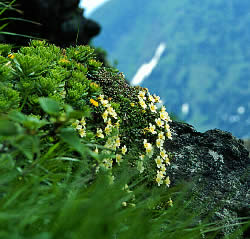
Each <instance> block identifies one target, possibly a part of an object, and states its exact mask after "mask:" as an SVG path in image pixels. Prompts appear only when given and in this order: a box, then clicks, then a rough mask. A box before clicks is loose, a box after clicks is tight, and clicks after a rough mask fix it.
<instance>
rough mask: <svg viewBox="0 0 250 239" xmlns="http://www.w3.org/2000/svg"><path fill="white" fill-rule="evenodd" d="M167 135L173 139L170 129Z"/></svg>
mask: <svg viewBox="0 0 250 239" xmlns="http://www.w3.org/2000/svg"><path fill="white" fill-rule="evenodd" d="M166 135H167V137H168V139H172V134H171V132H170V131H168V132H167V133H166Z"/></svg>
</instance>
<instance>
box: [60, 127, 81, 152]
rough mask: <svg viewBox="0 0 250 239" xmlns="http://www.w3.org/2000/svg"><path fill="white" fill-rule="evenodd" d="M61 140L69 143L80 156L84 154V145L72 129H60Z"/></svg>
mask: <svg viewBox="0 0 250 239" xmlns="http://www.w3.org/2000/svg"><path fill="white" fill-rule="evenodd" d="M61 138H62V140H63V141H64V142H65V143H67V144H69V145H70V146H71V147H72V148H73V149H75V150H76V151H77V152H79V153H80V154H81V155H82V156H84V154H85V145H83V144H82V143H81V141H80V139H79V136H78V135H77V134H76V132H75V130H74V129H70V128H64V129H62V130H61Z"/></svg>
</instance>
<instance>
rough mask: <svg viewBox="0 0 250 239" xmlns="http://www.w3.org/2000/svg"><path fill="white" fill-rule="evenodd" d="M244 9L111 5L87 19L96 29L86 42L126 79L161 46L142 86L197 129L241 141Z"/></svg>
mask: <svg viewBox="0 0 250 239" xmlns="http://www.w3.org/2000/svg"><path fill="white" fill-rule="evenodd" d="M249 10H250V2H249V1H247V0H242V1H237V0H230V1H227V0H204V1H202V2H201V1H199V0H182V1H174V0H169V1H161V0H154V1H142V0H134V1H132V0H128V1H121V0H116V1H114V0H113V1H110V2H108V3H107V4H105V5H104V6H103V7H101V8H100V9H98V10H97V11H96V12H95V13H94V14H93V15H92V16H91V17H92V18H93V19H95V20H97V21H98V22H100V23H101V25H102V28H103V31H102V33H101V34H100V36H99V37H98V38H96V40H95V42H94V44H95V45H97V46H101V47H103V48H105V49H106V50H107V51H108V53H109V55H110V58H111V60H114V59H116V60H118V63H119V65H118V66H119V69H121V70H122V71H124V72H125V74H126V76H127V78H128V80H131V79H132V77H133V76H134V75H135V74H136V71H137V70H138V68H139V67H140V66H141V65H142V64H144V63H145V62H149V61H150V59H151V58H152V57H153V55H154V52H155V50H156V48H157V46H158V45H159V44H160V43H161V42H163V43H165V44H166V46H167V49H166V51H165V52H164V53H163V55H162V56H161V59H160V60H159V63H158V65H157V66H156V68H155V69H154V70H153V72H152V74H151V75H150V76H149V77H148V78H147V79H145V80H144V82H143V84H142V85H143V86H145V87H148V88H149V89H150V90H151V91H152V92H155V93H157V94H159V95H160V96H161V97H162V99H163V100H164V101H166V104H167V105H168V107H169V109H168V110H169V111H172V112H174V113H175V114H177V115H178V116H179V117H181V118H182V119H184V120H186V121H187V122H189V123H191V124H193V125H195V126H196V128H197V129H198V130H201V131H202V130H207V129H209V128H215V127H216V128H220V129H223V130H227V131H230V132H232V133H233V134H234V135H236V136H238V137H247V136H249V132H248V128H249V124H250V104H249V103H248V102H250V101H249V100H250V83H249V79H248V78H249V76H250V64H249V63H250V48H249V46H248V43H249V42H250V30H249V27H248V26H249V25H250V15H249V14H248V13H249ZM184 108H185V109H184Z"/></svg>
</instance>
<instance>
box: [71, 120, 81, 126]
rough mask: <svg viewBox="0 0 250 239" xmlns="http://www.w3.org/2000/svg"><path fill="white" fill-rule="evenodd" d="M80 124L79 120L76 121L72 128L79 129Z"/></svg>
mask: <svg viewBox="0 0 250 239" xmlns="http://www.w3.org/2000/svg"><path fill="white" fill-rule="evenodd" d="M78 124H79V120H76V121H75V122H74V123H72V126H73V127H74V128H77V126H78Z"/></svg>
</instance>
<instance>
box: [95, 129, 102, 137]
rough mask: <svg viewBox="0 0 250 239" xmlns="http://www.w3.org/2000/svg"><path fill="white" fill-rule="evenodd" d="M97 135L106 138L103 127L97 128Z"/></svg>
mask: <svg viewBox="0 0 250 239" xmlns="http://www.w3.org/2000/svg"><path fill="white" fill-rule="evenodd" d="M96 136H97V137H99V138H104V134H103V131H102V129H100V128H98V129H97V131H96Z"/></svg>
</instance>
